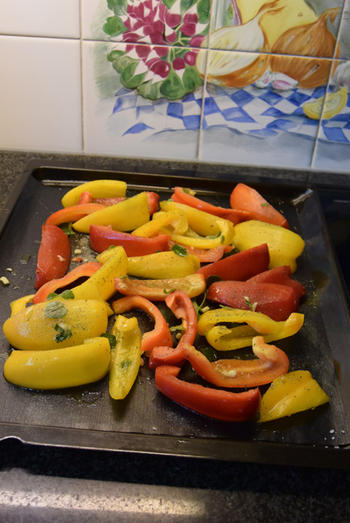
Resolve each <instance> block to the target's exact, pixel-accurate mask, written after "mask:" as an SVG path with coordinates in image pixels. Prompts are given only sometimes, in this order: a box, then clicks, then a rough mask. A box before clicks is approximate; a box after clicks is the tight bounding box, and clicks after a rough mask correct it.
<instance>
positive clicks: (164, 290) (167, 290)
mask: <svg viewBox="0 0 350 523" xmlns="http://www.w3.org/2000/svg"><path fill="white" fill-rule="evenodd" d="M174 291H176V289H163V292H164V294H171V293H172V292H174Z"/></svg>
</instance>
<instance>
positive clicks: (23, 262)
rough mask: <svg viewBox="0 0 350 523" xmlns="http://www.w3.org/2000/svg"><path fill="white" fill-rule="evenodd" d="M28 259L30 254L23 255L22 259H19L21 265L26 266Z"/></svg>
mask: <svg viewBox="0 0 350 523" xmlns="http://www.w3.org/2000/svg"><path fill="white" fill-rule="evenodd" d="M30 258H31V255H30V254H25V255H24V256H22V258H21V259H20V262H21V264H22V265H26V264H27V263H28V262H29V260H30Z"/></svg>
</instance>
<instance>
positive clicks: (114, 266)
mask: <svg viewBox="0 0 350 523" xmlns="http://www.w3.org/2000/svg"><path fill="white" fill-rule="evenodd" d="M109 253H110V256H109V257H108V259H107V260H106V261H105V263H104V264H103V265H102V267H101V268H100V269H98V270H97V271H96V272H95V273H94V274H93V275H92V276H90V278H88V279H87V280H86V281H84V282H83V283H82V284H81V285H78V286H77V287H74V288H73V289H72V292H73V294H74V298H75V299H77V300H108V299H109V298H110V297H111V296H112V295H113V294H114V293H115V287H114V280H115V278H120V277H122V276H126V274H127V268H128V257H127V255H126V253H125V250H124V248H123V247H115V248H114V249H110V250H109ZM101 254H102V253H101Z"/></svg>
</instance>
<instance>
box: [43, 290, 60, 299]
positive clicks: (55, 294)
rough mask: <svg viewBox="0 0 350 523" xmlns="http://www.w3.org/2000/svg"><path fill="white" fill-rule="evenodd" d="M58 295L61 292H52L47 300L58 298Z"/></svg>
mask: <svg viewBox="0 0 350 523" xmlns="http://www.w3.org/2000/svg"><path fill="white" fill-rule="evenodd" d="M57 296H59V294H57V292H50V294H48V295H47V298H46V299H47V301H49V300H53V299H54V298H57Z"/></svg>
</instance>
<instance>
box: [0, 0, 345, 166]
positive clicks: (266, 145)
mask: <svg viewBox="0 0 350 523" xmlns="http://www.w3.org/2000/svg"><path fill="white" fill-rule="evenodd" d="M161 1H162V0H148V5H152V6H156V5H157V2H158V3H159V2H161ZM247 1H248V0H247ZM249 1H250V2H251V3H252V4H253V3H254V2H256V3H257V5H258V4H259V3H260V4H262V3H263V1H262V0H261V1H260V0H249ZM281 1H282V3H283V2H284V3H285V4H287V3H289V4H290V0H281ZM152 2H153V3H152ZM220 2H221V3H220ZM220 2H218V1H217V0H215V1H214V0H212V3H211V9H212V17H211V20H212V24H213V20H216V21H217V20H218V16H217V15H218V13H219V10H220V9H221V8H222V6H223V5H225V6H227V5H229V4H230V2H231V0H220ZM302 2H303V0H298V5H301V4H302ZM141 3H142V2H141ZM164 3H165V4H167V5H170V4H169V3H167V2H164ZM310 3H311V4H312V5H313V6H314V7H315V5H317V8H318V12H317V9H316V10H315V12H316V15H315V16H318V15H319V14H320V13H322V12H323V11H324V10H325V9H326V8H334V7H336V8H337V9H338V16H337V18H336V20H335V22H334V27H333V30H334V31H333V32H334V33H335V34H336V35H338V26H340V29H339V35H338V41H339V42H341V43H342V44H343V43H344V44H345V45H344V46H342V49H341V54H340V56H341V58H343V59H345V61H347V62H346V63H347V64H348V66H349V71H350V62H349V59H350V53H349V49H350V40H349V34H350V0H345V2H344V1H343V0H308V2H307V4H310ZM114 4H115V2H112V1H109V2H107V0H31V1H28V0H1V1H0V71H1V82H0V149H2V150H6V149H9V150H27V151H28V150H33V151H43V152H48V151H52V152H67V153H87V154H102V155H112V156H132V157H135V156H138V157H148V158H169V159H176V160H192V161H196V160H197V161H208V162H225V163H242V164H252V165H264V166H281V167H284V166H285V167H294V168H300V169H305V168H310V167H311V168H317V169H323V170H329V171H340V172H346V173H349V174H350V104H349V101H348V102H347V104H346V106H345V108H344V110H343V111H342V112H341V113H340V114H339V115H337V117H336V118H335V119H334V120H321V121H319V120H313V121H312V120H310V121H308V120H306V119H305V116H304V115H303V108H302V104H303V103H304V102H305V100H313V99H317V98H318V97H319V98H322V95H324V93H325V92H326V89H327V87H328V88H329V87H330V86H331V83H332V76H329V80H328V84H327V83H326V84H325V86H324V89H323V91H322V89H321V90H319V91H318V90H317V89H316V90H315V91H313V92H312V93H311V91H310V89H309V90H308V89H304V90H303V89H299V90H298V92H297V93H295V92H294V91H293V88H292V87H291V89H290V91H288V90H287V91H283V92H282V91H275V92H274V91H273V88H272V90H271V89H270V91H269V93H266V92H265V91H263V90H261V89H260V90H259V89H257V88H256V87H254V86H253V85H250V86H248V87H247V88H244V89H239V88H237V89H232V88H227V87H224V88H222V86H221V87H217V86H215V83H213V82H211V80H210V77H208V81H206V80H205V79H204V77H203V80H204V81H203V85H202V86H198V87H197V88H196V89H195V90H193V91H192V92H190V91H189V92H188V93H187V94H184V95H183V96H181V99H180V98H179V99H176V96H174V97H173V99H172V98H171V96H170V97H169V96H165V97H163V98H161V97H159V96H158V97H157V98H156V99H154V100H151V99H150V98H145V97H143V96H140V94H139V92H138V90H137V88H136V87H135V88H131V89H127V88H125V82H123V80H122V77H121V73H120V71H118V70H116V69H117V67H116V64H115V63H114V62H113V61H111V60H110V61H108V59H107V56H108V53H109V52H110V51H111V50H114V51H117V52H118V50H119V51H120V50H121V51H126V50H127V52H128V53H131V54H130V56H133V54H132V53H134V55H135V56H136V54H137V53H141V52H142V53H146V54H147V55H148V54H149V57H157V53H158V54H159V55H161V54H162V46H165V50H166V51H165V52H167V51H168V50H169V53H176V52H178V51H179V53H180V54H179V56H181V57H182V56H183V55H184V53H186V52H187V53H188V55H191V54H192V55H193V56H197V57H198V48H197V50H196V48H195V46H198V45H200V44H199V43H197V42H196V41H193V43H191V44H188V40H186V43H180V44H179V43H178V44H177V45H184V46H186V45H187V46H188V45H191V46H193V48H188V49H185V48H183V53H182V54H181V52H182V50H181V48H179V49H178V51H177V50H176V47H175V46H172V45H171V44H169V43H168V42H165V43H161V44H160V45H158V43H156V44H155V45H152V43H154V42H152V38H151V37H148V36H146V37H142V38H141V39H140V40H139V42H138V44H140V45H139V46H138V49H137V46H135V45H134V44H133V45H130V44H129V43H125V42H124V43H123V40H125V38H124V36H125V35H123V34H119V35H118V36H112V37H111V36H108V34H107V33H106V32H105V31H104V24H105V23H106V21H107V20H108V18H109V17H111V16H114V14H115V13H113V11H112V10H111V6H112V5H114ZM129 4H130V5H132V6H135V5H139V4H140V2H139V1H136V0H129ZM177 4H179V6H180V2H179V1H177ZM177 4H176V3H175V5H177ZM239 4H241V5H243V4H242V0H238V5H239ZM172 5H174V4H172ZM188 12H190V11H188ZM193 12H194V11H193ZM191 13H192V11H191ZM118 16H119V15H118ZM191 16H192V14H191ZM215 23H216V22H215ZM216 27H217V26H216ZM146 34H147V33H146ZM209 41H210V40H209ZM140 42H141V43H140ZM184 42H185V40H184ZM157 45H158V47H157ZM168 46H169V47H168ZM219 47H220V46H219ZM132 48H133V49H132ZM215 48H217V47H215ZM244 50H245V49H243V48H240V49H238V50H237V49H236V50H233V51H232V50H231V51H226V53H228V54H229V53H232V57H233V56H234V57H235V58H237V57H238V55H239V53H240V52H241V51H244ZM200 52H201V56H202V57H203V60H202V62H203V64H206V62H207V55H208V56H209V59H210V56H214V58H216V55H215V53H217V52H216V51H209V53H207V51H206V50H202V51H200ZM210 53H211V54H210ZM234 53H235V54H234ZM241 54H242V56H243V54H244V53H241ZM335 57H336V55H335V54H334V56H333V59H334V58H335ZM181 59H182V58H181ZM310 59H311V58H309V57H300V58H299V61H300V62H302V61H304V62H305V61H307V60H310ZM283 60H284V61H285V63H286V64H288V61H289V60H290V57H289V56H287V55H285V56H282V61H283ZM323 60H324V62H326V57H324V58H323ZM208 63H209V62H208ZM330 63H331V62H330ZM140 64H141V66H142V63H141V62H139V65H138V67H139V66H140ZM140 71H141V74H143V69H137V70H136V72H133V73H132V74H136V73H138V72H140ZM178 74H179V75H180V77H181V74H182V73H181V74H180V73H178ZM147 78H148V77H146V80H147ZM170 87H171V86H170ZM294 95H295V96H294ZM312 97H314V98H312ZM348 100H349V99H348ZM298 104H299V105H298ZM252 108H253V110H252ZM257 110H258V111H260V112H259V113H256V111H257ZM254 111H255V113H256V114H255V113H254ZM252 115H253V116H252ZM255 116H256V118H255ZM300 116H302V117H303V124H302V125H301V124H300V121H301V120H300ZM269 118H270V119H269ZM320 139H321V140H320Z"/></svg>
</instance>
